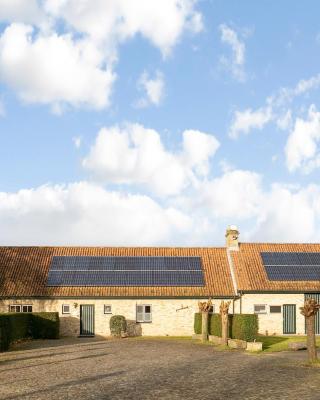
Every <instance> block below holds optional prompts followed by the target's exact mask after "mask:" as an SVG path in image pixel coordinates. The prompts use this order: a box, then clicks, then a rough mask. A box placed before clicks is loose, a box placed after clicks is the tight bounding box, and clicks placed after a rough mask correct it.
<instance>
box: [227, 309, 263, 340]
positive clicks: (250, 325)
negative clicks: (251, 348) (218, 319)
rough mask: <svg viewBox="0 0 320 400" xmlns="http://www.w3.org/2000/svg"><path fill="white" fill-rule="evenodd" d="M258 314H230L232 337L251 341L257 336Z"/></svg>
mask: <svg viewBox="0 0 320 400" xmlns="http://www.w3.org/2000/svg"><path fill="white" fill-rule="evenodd" d="M258 329H259V325H258V316H257V315H256V314H234V315H233V316H232V327H231V332H232V336H231V337H232V338H233V339H241V340H246V341H247V342H252V341H253V340H255V339H256V338H257V336H258Z"/></svg>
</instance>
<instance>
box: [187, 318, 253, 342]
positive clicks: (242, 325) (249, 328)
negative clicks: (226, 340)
mask: <svg viewBox="0 0 320 400" xmlns="http://www.w3.org/2000/svg"><path fill="white" fill-rule="evenodd" d="M228 317H229V334H228V336H229V337H230V338H232V339H241V340H246V341H252V340H254V339H256V337H257V335H258V316H257V315H256V314H229V316H228ZM201 323H202V317H201V313H196V314H195V315H194V332H195V333H196V334H200V333H201V331H202V326H201ZM208 333H209V335H214V336H220V337H221V315H220V314H209V321H208Z"/></svg>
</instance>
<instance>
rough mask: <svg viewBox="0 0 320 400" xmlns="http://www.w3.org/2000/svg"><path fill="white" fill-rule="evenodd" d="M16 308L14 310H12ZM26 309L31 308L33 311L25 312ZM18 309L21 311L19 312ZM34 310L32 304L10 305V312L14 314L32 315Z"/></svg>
mask: <svg viewBox="0 0 320 400" xmlns="http://www.w3.org/2000/svg"><path fill="white" fill-rule="evenodd" d="M13 307H14V308H15V309H14V310H12V308H13ZM24 307H31V311H24V310H23V309H24ZM17 309H19V311H17ZM32 311H33V308H32V304H10V305H9V312H13V313H28V312H30V313H32Z"/></svg>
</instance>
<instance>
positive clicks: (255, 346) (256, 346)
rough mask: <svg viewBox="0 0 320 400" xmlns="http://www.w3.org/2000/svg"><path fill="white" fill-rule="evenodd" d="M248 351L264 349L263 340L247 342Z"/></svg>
mask: <svg viewBox="0 0 320 400" xmlns="http://www.w3.org/2000/svg"><path fill="white" fill-rule="evenodd" d="M246 350H247V351H262V342H247V348H246Z"/></svg>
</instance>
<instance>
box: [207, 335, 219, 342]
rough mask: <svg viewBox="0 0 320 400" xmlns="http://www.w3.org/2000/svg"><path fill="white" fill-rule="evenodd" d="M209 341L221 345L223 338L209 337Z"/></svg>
mask: <svg viewBox="0 0 320 400" xmlns="http://www.w3.org/2000/svg"><path fill="white" fill-rule="evenodd" d="M209 341H210V342H212V343H214V344H221V341H222V338H221V337H220V336H214V335H209Z"/></svg>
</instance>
